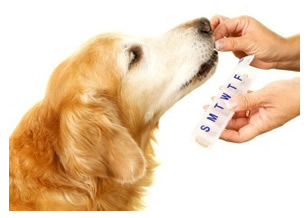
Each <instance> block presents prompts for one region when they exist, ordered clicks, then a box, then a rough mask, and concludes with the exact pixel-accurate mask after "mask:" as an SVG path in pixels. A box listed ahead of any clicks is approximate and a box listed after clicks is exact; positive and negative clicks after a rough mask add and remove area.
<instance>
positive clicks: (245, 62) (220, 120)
mask: <svg viewBox="0 0 307 218" xmlns="http://www.w3.org/2000/svg"><path fill="white" fill-rule="evenodd" d="M253 59H254V55H251V56H246V57H244V58H241V59H240V60H239V63H238V65H237V66H236V67H235V69H234V72H233V73H232V74H231V76H230V77H229V78H228V80H227V82H226V83H225V84H224V85H223V86H222V87H223V88H222V90H221V91H220V92H219V93H218V94H217V95H216V97H215V99H214V101H213V102H212V104H211V105H210V107H209V108H208V110H207V111H206V112H205V114H204V115H203V117H202V119H201V121H200V122H199V123H198V124H197V126H196V128H195V130H194V134H193V137H194V138H195V141H196V142H197V143H199V144H201V145H203V146H205V147H208V146H210V145H212V144H213V143H214V142H215V141H216V140H217V139H218V138H219V137H220V135H221V134H222V132H223V130H224V129H225V127H226V126H227V124H228V122H229V120H230V119H231V118H232V116H233V114H234V112H233V111H231V110H229V109H228V107H227V105H228V101H229V99H231V98H232V97H235V96H238V95H243V94H245V93H246V92H247V91H248V89H249V88H250V86H251V84H252V82H253V81H254V79H255V77H256V72H255V71H256V70H255V68H253V67H251V66H250V63H251V62H252V61H253Z"/></svg>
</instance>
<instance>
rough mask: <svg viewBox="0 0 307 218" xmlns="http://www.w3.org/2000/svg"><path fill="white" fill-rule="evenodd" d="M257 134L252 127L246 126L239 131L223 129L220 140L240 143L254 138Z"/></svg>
mask: <svg viewBox="0 0 307 218" xmlns="http://www.w3.org/2000/svg"><path fill="white" fill-rule="evenodd" d="M259 134H260V133H259V131H258V130H257V129H256V128H254V127H253V126H252V125H246V126H244V127H242V128H241V129H239V130H238V131H236V130H229V129H225V130H224V131H223V132H222V134H221V136H220V139H223V140H225V141H229V142H236V143H242V142H246V141H249V140H251V139H253V138H255V137H256V136H257V135H259Z"/></svg>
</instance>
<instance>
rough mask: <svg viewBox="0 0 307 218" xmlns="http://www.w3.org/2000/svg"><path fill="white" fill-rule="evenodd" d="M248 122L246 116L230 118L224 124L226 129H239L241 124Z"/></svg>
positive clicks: (244, 124)
mask: <svg viewBox="0 0 307 218" xmlns="http://www.w3.org/2000/svg"><path fill="white" fill-rule="evenodd" d="M248 122H249V119H248V118H246V117H242V118H237V119H231V120H230V121H229V123H228V124H227V126H226V129H228V130H239V129H241V128H242V127H243V126H246V125H247V124H248Z"/></svg>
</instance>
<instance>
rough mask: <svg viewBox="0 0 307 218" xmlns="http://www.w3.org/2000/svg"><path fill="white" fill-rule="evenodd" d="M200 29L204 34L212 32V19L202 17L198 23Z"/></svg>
mask: <svg viewBox="0 0 307 218" xmlns="http://www.w3.org/2000/svg"><path fill="white" fill-rule="evenodd" d="M198 30H199V32H200V33H202V34H210V33H212V29H211V25H210V21H209V20H208V19H207V18H200V19H199V24H198Z"/></svg>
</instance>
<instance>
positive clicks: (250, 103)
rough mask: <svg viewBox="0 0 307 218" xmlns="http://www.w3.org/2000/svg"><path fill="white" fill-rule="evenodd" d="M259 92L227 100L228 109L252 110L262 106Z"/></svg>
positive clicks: (261, 97)
mask: <svg viewBox="0 0 307 218" xmlns="http://www.w3.org/2000/svg"><path fill="white" fill-rule="evenodd" d="M262 103H263V96H262V95H261V91H255V92H250V93H247V94H245V95H240V96H236V97H233V98H231V99H230V100H229V109H231V110H233V111H244V110H252V109H255V108H258V107H260V106H262Z"/></svg>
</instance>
